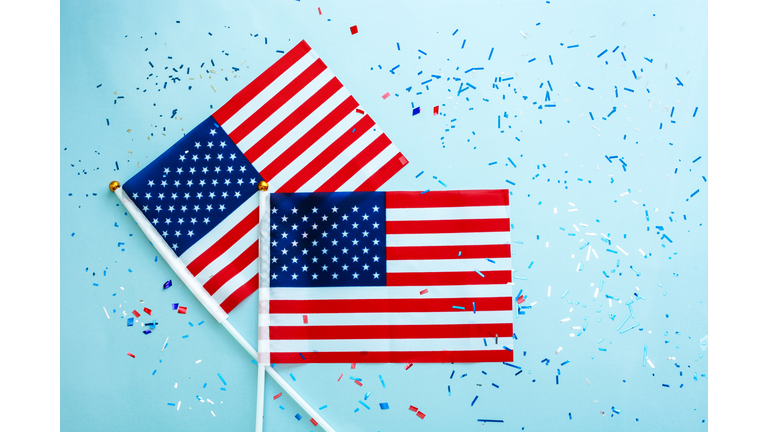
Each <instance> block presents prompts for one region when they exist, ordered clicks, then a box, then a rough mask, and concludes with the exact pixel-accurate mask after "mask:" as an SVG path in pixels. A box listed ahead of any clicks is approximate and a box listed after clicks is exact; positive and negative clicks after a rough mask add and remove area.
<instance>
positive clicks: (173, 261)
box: [109, 181, 335, 432]
mask: <svg viewBox="0 0 768 432" xmlns="http://www.w3.org/2000/svg"><path fill="white" fill-rule="evenodd" d="M109 190H111V191H112V192H114V193H115V195H116V196H117V198H118V199H119V200H120V202H122V203H123V206H125V208H126V210H128V213H129V214H130V215H131V217H133V220H134V221H135V222H136V224H137V225H138V226H139V228H140V229H141V231H142V232H143V233H144V235H146V236H147V238H148V239H149V241H150V243H152V245H153V246H154V247H155V249H156V250H157V252H158V253H159V254H160V256H162V257H163V259H164V260H165V262H167V263H168V265H169V266H170V267H171V269H172V270H173V271H174V272H175V273H176V275H177V276H178V277H179V279H181V281H182V282H183V283H184V285H186V286H187V288H189V290H190V291H191V292H192V294H193V295H194V296H195V297H196V298H197V300H198V301H200V303H201V304H202V305H203V306H204V307H205V309H206V310H207V311H208V312H209V313H210V314H211V315H212V316H213V317H214V318H215V319H216V321H218V322H219V323H221V324H222V325H223V326H224V328H225V329H227V331H228V332H229V333H230V334H231V335H232V337H234V338H235V340H236V341H237V342H238V343H240V345H241V346H242V347H243V348H245V350H246V351H247V352H248V354H250V355H251V357H253V359H254V360H256V361H258V360H259V355H258V353H257V352H256V350H255V349H254V348H253V346H251V344H250V343H248V341H247V340H245V338H244V337H243V336H242V335H241V334H240V332H238V331H237V329H235V328H234V327H233V326H232V324H231V323H230V322H229V321H227V313H226V312H224V310H223V309H221V306H219V305H218V303H216V301H214V300H213V298H212V297H211V296H210V294H208V292H207V291H206V290H205V288H203V286H202V285H201V284H200V282H198V281H197V279H195V277H194V276H192V273H190V272H189V270H188V269H187V267H186V266H185V265H184V263H183V262H182V261H181V260H180V259H179V257H177V256H176V254H175V253H174V252H173V251H172V250H171V247H170V246H168V243H166V242H165V239H163V237H162V236H161V235H160V233H158V232H157V230H156V229H155V227H154V226H152V224H151V223H150V222H149V221H148V220H147V218H146V217H144V214H143V213H142V212H141V210H139V208H138V207H136V204H134V203H133V200H131V199H130V198H129V197H128V196H127V195H126V194H125V192H123V189H122V188H121V187H120V183H119V182H117V181H113V182H111V183H110V184H109ZM259 369H260V371H259V373H258V384H257V386H258V387H261V388H262V391H261V392H260V394H261V398H262V401H261V404H260V405H259V406H261V407H262V408H263V405H264V403H263V398H264V391H263V386H264V378H265V375H264V372H268V373H269V374H270V375H271V376H272V378H274V379H275V381H277V383H278V384H279V385H280V387H282V389H283V390H284V391H285V392H286V393H288V394H289V395H290V396H291V397H292V398H293V399H294V401H296V403H297V404H299V406H301V407H302V408H304V411H306V413H307V414H309V415H310V416H312V418H314V419H315V421H317V423H318V424H319V425H320V426H321V427H322V428H323V429H324V430H325V431H326V432H335V431H334V429H333V428H332V427H330V426H329V425H328V423H326V422H325V420H323V419H322V418H321V417H320V416H319V415H318V414H317V412H315V410H313V409H312V407H310V406H309V404H308V403H307V402H306V401H305V400H304V399H303V398H302V397H301V396H299V394H298V393H296V391H295V390H294V389H293V388H291V386H290V385H289V384H288V383H287V382H286V381H285V380H284V379H283V378H282V377H281V376H280V375H279V374H278V373H277V372H276V371H275V370H274V369H273V368H272V367H271V366H269V365H268V364H267V365H265V366H262V365H259ZM258 404H259V401H258V397H257V405H258ZM257 413H258V414H260V415H258V417H257V428H260V427H261V423H260V422H259V419H261V420H262V421H263V413H261V412H259V408H258V407H257ZM258 430H261V429H258Z"/></svg>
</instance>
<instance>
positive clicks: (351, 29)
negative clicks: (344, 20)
mask: <svg viewBox="0 0 768 432" xmlns="http://www.w3.org/2000/svg"><path fill="white" fill-rule="evenodd" d="M349 31H351V32H352V34H356V33H357V26H356V25H353V26H352V27H350V28H349Z"/></svg>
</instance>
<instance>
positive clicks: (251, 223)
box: [187, 207, 259, 276]
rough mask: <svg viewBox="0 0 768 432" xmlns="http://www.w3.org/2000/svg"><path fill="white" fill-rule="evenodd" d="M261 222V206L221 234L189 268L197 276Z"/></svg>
mask: <svg viewBox="0 0 768 432" xmlns="http://www.w3.org/2000/svg"><path fill="white" fill-rule="evenodd" d="M258 224H259V208H258V207H256V209H255V210H253V211H252V212H250V213H249V214H248V216H246V217H244V218H243V220H241V221H240V222H238V223H237V225H235V226H234V228H232V229H231V230H229V231H228V232H227V233H226V234H224V235H223V236H221V238H220V239H218V240H217V241H216V243H214V244H213V246H211V247H209V248H208V249H206V250H205V251H204V252H203V253H201V254H200V256H198V257H197V258H195V259H194V260H193V261H192V262H191V263H189V264H188V265H187V269H189V272H190V273H192V276H197V275H198V274H199V273H200V272H201V271H203V269H204V268H206V267H208V265H209V264H210V263H212V262H213V261H214V260H215V259H216V258H218V257H219V256H221V254H223V253H224V252H226V251H227V250H229V248H231V247H232V245H234V244H235V243H237V241H238V240H240V239H241V238H243V236H244V235H246V234H247V233H248V232H249V231H251V230H252V229H253V228H254V227H255V226H256V225H258Z"/></svg>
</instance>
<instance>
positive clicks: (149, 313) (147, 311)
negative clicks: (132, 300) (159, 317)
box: [144, 308, 152, 315]
mask: <svg viewBox="0 0 768 432" xmlns="http://www.w3.org/2000/svg"><path fill="white" fill-rule="evenodd" d="M144 312H146V314H147V315H152V309H150V308H144Z"/></svg>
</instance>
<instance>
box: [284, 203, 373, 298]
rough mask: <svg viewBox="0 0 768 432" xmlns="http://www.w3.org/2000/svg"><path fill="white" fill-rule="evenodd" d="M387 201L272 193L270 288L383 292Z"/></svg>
mask: <svg viewBox="0 0 768 432" xmlns="http://www.w3.org/2000/svg"><path fill="white" fill-rule="evenodd" d="M385 196H386V195H385V193H384V192H334V193H317V192H316V193H293V194H282V193H273V194H272V195H271V198H270V199H271V209H270V225H271V227H270V237H271V244H270V254H271V263H270V271H271V274H270V286H273V287H337V286H385V285H386V283H387V280H386V273H387V265H386V241H385V240H386V235H385V226H386V223H385V220H386V210H385Z"/></svg>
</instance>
